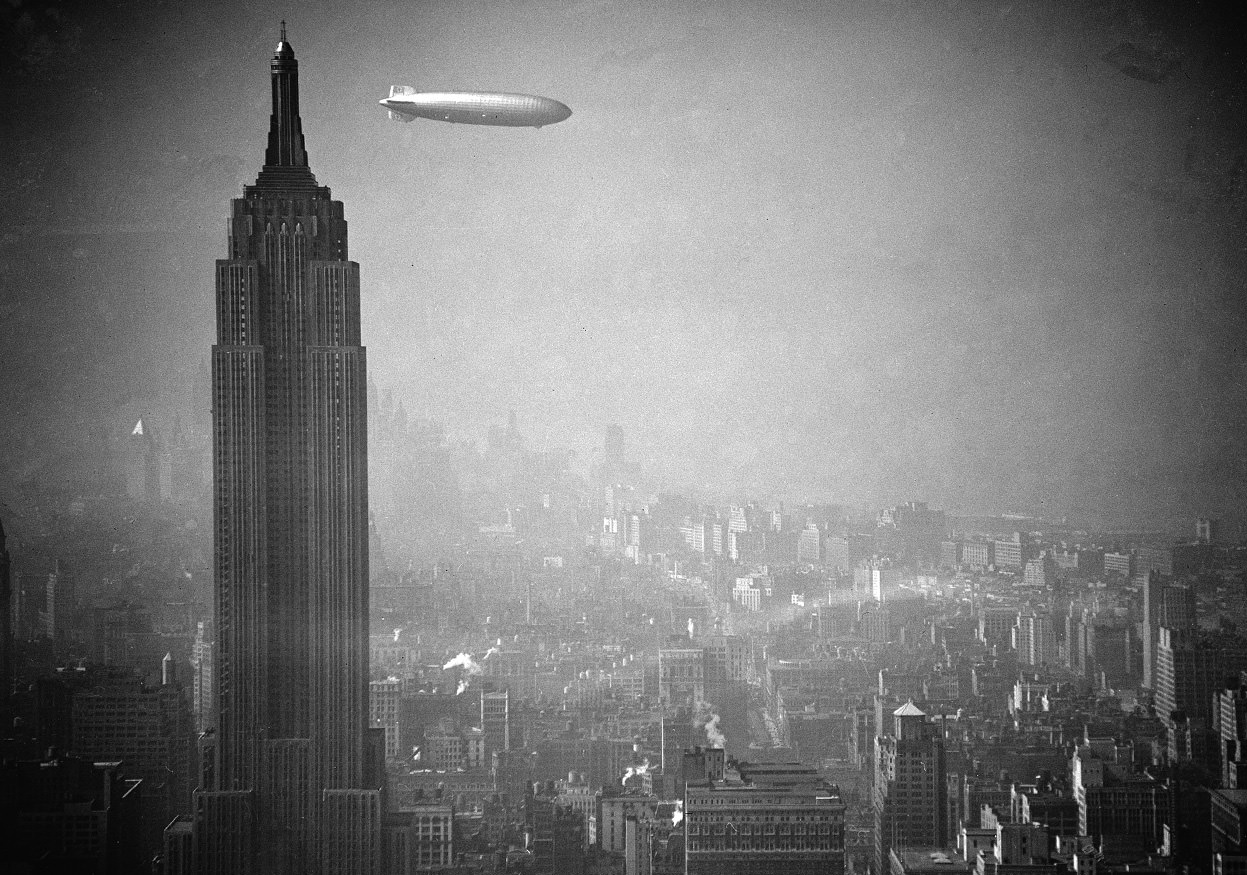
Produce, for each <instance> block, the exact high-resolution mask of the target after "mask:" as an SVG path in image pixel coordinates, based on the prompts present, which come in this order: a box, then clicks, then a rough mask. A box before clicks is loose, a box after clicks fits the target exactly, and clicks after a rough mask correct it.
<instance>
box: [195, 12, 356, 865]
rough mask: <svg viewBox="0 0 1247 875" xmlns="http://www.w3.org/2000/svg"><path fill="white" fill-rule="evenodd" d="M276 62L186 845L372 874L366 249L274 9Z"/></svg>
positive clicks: (231, 289)
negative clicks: (202, 735) (313, 148)
mask: <svg viewBox="0 0 1247 875" xmlns="http://www.w3.org/2000/svg"><path fill="white" fill-rule="evenodd" d="M271 70H272V87H273V114H272V119H271V122H270V127H269V135H268V149H267V151H266V152H265V160H264V167H263V169H262V170H261V171H260V175H259V177H258V178H257V179H256V182H255V184H254V185H249V186H246V187H245V188H244V190H243V196H242V197H241V198H238V199H236V200H234V201H232V205H231V210H230V217H229V222H228V232H229V251H228V257H227V258H225V259H223V260H220V261H218V262H217V265H216V322H217V343H216V345H215V346H214V347H213V348H212V412H213V481H214V482H213V499H214V512H215V522H214V533H213V534H214V552H215V562H216V567H215V575H216V577H215V584H216V630H217V660H218V661H217V670H216V673H215V687H216V697H217V699H216V701H217V726H216V732H215V738H214V739H212V740H210V741H209V742H208V743H207V744H206V746H205V751H204V757H203V759H204V763H205V766H204V773H205V776H204V778H203V779H202V780H201V790H200V792H199V793H198V794H197V796H196V798H197V803H196V840H195V844H196V857H197V865H198V866H199V867H200V871H222V872H223V871H234V872H237V871H248V870H250V871H257V872H266V873H267V872H282V873H295V872H297V873H304V872H315V871H323V872H335V873H336V872H369V871H374V869H375V865H376V864H375V859H376V857H377V856H378V849H377V848H376V842H375V840H374V839H375V838H376V837H377V836H379V829H380V827H379V819H380V802H379V794H378V792H377V787H378V785H379V781H378V780H377V775H376V770H375V769H374V768H372V766H371V763H370V762H369V761H366V760H368V755H367V753H366V751H367V750H368V749H369V741H368V730H367V725H368V724H367V720H368V652H367V646H368V613H367V610H368V601H367V600H368V589H367V587H368V494H367V483H368V465H367V434H366V429H365V423H366V419H367V417H366V409H365V404H366V397H367V385H366V377H365V351H364V347H362V346H361V345H360V336H359V265H357V264H355V263H354V262H351V261H349V260H347V224H346V220H345V219H344V218H343V212H342V204H341V202H340V201H335V200H332V199H331V198H330V194H329V189H328V188H326V187H324V186H321V185H318V184H317V182H316V177H315V176H313V175H312V171H311V169H310V168H309V167H308V159H307V150H306V149H305V148H304V144H303V130H302V123H301V121H300V118H299V83H298V62H297V61H296V60H295V57H294V51H293V49H292V48H291V45H290V43H289V42H287V41H286V35H285V27H284V25H283V28H282V38H281V42H280V43H278V45H277V50H276V53H275V54H274V56H273V59H272V64H271ZM369 784H371V785H372V786H371V787H369V786H368V785H369ZM242 836H251V837H252V838H251V839H250V840H247V841H242V840H241V837H242ZM369 860H372V861H373V862H369Z"/></svg>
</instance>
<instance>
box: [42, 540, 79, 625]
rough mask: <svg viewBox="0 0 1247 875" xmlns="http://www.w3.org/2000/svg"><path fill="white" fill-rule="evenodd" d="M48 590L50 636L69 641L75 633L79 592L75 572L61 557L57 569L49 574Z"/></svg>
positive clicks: (57, 561) (47, 614)
mask: <svg viewBox="0 0 1247 875" xmlns="http://www.w3.org/2000/svg"><path fill="white" fill-rule="evenodd" d="M46 592H47V612H46V616H47V632H48V637H49V638H51V639H52V640H53V641H67V640H69V636H70V635H71V634H72V633H73V625H74V613H75V607H76V606H77V598H78V594H77V587H76V586H75V583H74V574H73V572H72V571H70V570H69V566H67V565H66V564H65V563H63V562H61V560H59V559H57V560H56V568H55V570H53V572H52V573H51V574H49V575H48V586H47V590H46Z"/></svg>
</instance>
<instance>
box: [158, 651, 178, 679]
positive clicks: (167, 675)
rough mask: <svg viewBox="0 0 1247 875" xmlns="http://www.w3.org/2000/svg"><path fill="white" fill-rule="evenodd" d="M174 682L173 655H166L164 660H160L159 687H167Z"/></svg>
mask: <svg viewBox="0 0 1247 875" xmlns="http://www.w3.org/2000/svg"><path fill="white" fill-rule="evenodd" d="M174 680H175V673H174V669H173V654H172V653H166V654H165V658H164V659H162V660H160V685H161V686H162V687H167V686H169V684H171V683H173V682H174Z"/></svg>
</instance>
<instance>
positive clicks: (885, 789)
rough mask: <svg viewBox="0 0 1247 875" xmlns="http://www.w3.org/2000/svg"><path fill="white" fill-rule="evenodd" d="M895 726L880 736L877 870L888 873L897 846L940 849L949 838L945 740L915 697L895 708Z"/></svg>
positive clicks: (877, 742)
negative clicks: (889, 732) (889, 856)
mask: <svg viewBox="0 0 1247 875" xmlns="http://www.w3.org/2000/svg"><path fill="white" fill-rule="evenodd" d="M892 717H893V722H894V727H893V732H892V733H891V734H888V735H880V736H878V737H876V738H875V785H874V809H875V870H874V871H875V875H886V873H887V872H888V871H890V870H889V866H888V855H889V854H890V853H891V851H892V848H896V847H911V846H912V847H921V848H935V847H941V846H943V845H944V844H945V840H946V838H947V835H946V834H947V831H948V824H947V817H948V810H947V809H948V805H947V794H948V788H947V780H946V778H945V772H946V767H945V759H944V739H943V738H942V737H941V735H940V731H939V727H938V726H936V725H935V724H933V723H932V722H931V721H930V720H929V719H927V715H926V714H924V713H923V712H922V711H921V710H919V709H918V708H917V707H915V706H914V703H913V702H909V703H907V704H905V705H902V706H901V707H900V708H897V709H896V710H895V711H893V712H892Z"/></svg>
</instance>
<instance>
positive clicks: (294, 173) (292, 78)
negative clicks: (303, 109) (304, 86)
mask: <svg viewBox="0 0 1247 875" xmlns="http://www.w3.org/2000/svg"><path fill="white" fill-rule="evenodd" d="M269 69H270V71H271V73H272V84H273V114H272V116H270V118H269V129H268V148H267V149H266V150H265V152H264V169H263V170H261V171H260V176H259V178H258V179H257V180H256V185H257V186H261V187H264V188H272V187H276V186H281V187H283V188H290V187H292V186H293V187H296V188H304V187H308V186H315V185H316V177H315V176H313V175H312V172H311V169H310V168H309V167H308V163H307V149H306V148H305V146H304V144H303V121H302V120H301V119H300V118H299V62H298V61H297V60H295V57H294V47H293V46H291V45H290V43H289V41H288V40H287V39H286V22H285V21H282V23H281V40H280V41H279V42H278V43H277V48H276V49H275V50H274V51H273V59H272V61H270V62H269Z"/></svg>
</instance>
